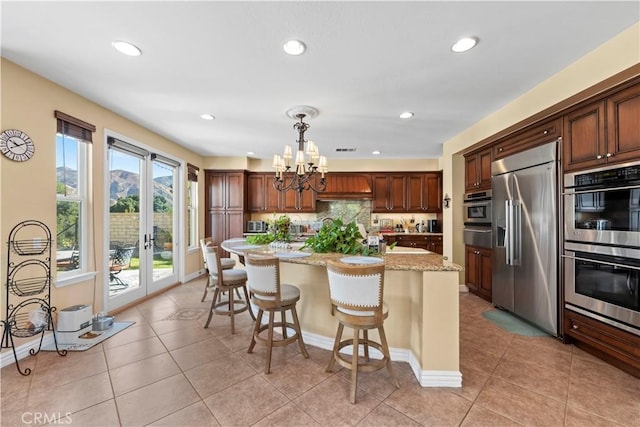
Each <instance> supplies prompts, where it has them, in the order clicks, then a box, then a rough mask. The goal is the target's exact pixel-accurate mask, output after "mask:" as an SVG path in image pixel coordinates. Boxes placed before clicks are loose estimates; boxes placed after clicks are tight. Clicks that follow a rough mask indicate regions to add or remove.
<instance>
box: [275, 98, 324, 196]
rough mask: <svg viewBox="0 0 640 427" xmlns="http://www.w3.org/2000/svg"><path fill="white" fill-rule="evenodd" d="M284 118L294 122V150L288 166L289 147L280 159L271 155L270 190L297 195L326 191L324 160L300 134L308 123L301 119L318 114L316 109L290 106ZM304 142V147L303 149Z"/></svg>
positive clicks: (313, 146) (304, 130)
mask: <svg viewBox="0 0 640 427" xmlns="http://www.w3.org/2000/svg"><path fill="white" fill-rule="evenodd" d="M287 115H288V116H289V117H291V118H295V119H297V120H298V122H296V123H295V124H294V125H293V128H294V129H295V130H296V131H297V132H298V141H296V142H297V143H298V151H297V152H296V157H295V163H293V164H292V162H291V161H292V160H293V153H292V150H291V146H290V145H285V147H284V153H283V154H282V156H280V155H279V154H274V156H273V167H274V168H275V170H276V176H275V179H274V181H273V188H275V189H276V190H278V191H282V192H285V191H288V190H295V191H297V192H298V193H299V194H300V195H301V194H302V192H303V191H304V190H311V191H315V192H316V193H322V192H323V191H324V190H325V189H326V188H327V182H326V180H325V177H324V175H325V174H326V173H327V172H328V168H327V158H326V157H325V156H321V155H320V153H319V151H318V146H317V145H316V144H315V143H314V142H313V141H307V140H306V139H304V133H305V132H306V131H307V129H309V124H308V123H305V122H304V119H305V117H309V118H313V117H315V116H317V115H318V110H317V109H315V108H313V107H309V106H298V107H293V108H292V109H290V110H289V111H287ZM305 143H306V144H307V146H306V149H305Z"/></svg>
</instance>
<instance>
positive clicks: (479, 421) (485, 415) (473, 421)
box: [461, 405, 585, 427]
mask: <svg viewBox="0 0 640 427" xmlns="http://www.w3.org/2000/svg"><path fill="white" fill-rule="evenodd" d="M519 425H522V424H518V423H517V422H515V421H513V420H510V419H508V418H505V417H503V416H502V415H500V414H496V413H495V412H492V411H490V410H488V409H484V408H483V407H481V406H478V405H474V406H472V407H471V410H469V413H468V414H467V416H466V417H465V418H464V421H463V422H462V424H461V426H462V427H484V426H486V427H494V426H495V427H497V426H499V427H515V426H519ZM541 427H542V426H541ZM544 427H547V426H544ZM582 427H585V426H582Z"/></svg>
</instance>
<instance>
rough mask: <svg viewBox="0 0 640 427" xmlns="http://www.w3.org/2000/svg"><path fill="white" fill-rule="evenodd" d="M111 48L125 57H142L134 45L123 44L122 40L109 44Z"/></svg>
mask: <svg viewBox="0 0 640 427" xmlns="http://www.w3.org/2000/svg"><path fill="white" fill-rule="evenodd" d="M111 46H113V47H114V48H115V49H116V50H117V51H118V52H120V53H124V54H125V55H127V56H140V55H142V51H141V50H140V49H139V48H138V47H137V46H135V45H133V44H131V43H129V42H125V41H122V40H116V41H114V42H111Z"/></svg>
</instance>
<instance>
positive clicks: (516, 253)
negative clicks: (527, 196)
mask: <svg viewBox="0 0 640 427" xmlns="http://www.w3.org/2000/svg"><path fill="white" fill-rule="evenodd" d="M511 206H512V207H511V215H512V218H511V225H512V230H513V232H512V233H511V235H512V236H513V240H512V241H511V248H512V254H511V265H520V254H521V253H522V246H521V242H522V209H521V208H522V205H521V203H520V202H519V201H518V200H515V201H513V202H512V205H511Z"/></svg>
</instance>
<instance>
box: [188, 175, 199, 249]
mask: <svg viewBox="0 0 640 427" xmlns="http://www.w3.org/2000/svg"><path fill="white" fill-rule="evenodd" d="M199 170H200V169H199V168H198V167H196V166H194V165H192V164H189V163H187V229H188V231H189V242H188V245H187V246H188V247H189V248H191V249H193V248H197V247H198V171H199Z"/></svg>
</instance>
